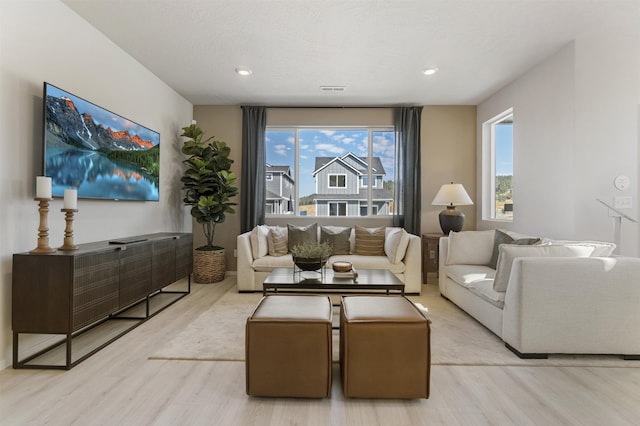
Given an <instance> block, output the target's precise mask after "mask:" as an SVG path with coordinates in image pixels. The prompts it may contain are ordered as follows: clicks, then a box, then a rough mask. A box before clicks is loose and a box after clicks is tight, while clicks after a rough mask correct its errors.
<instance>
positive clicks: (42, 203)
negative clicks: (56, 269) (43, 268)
mask: <svg viewBox="0 0 640 426" xmlns="http://www.w3.org/2000/svg"><path fill="white" fill-rule="evenodd" d="M35 200H36V201H37V202H38V204H39V207H38V212H39V213H40V226H39V227H38V247H36V248H34V249H33V250H31V251H30V253H53V252H54V251H56V249H54V248H51V247H49V227H48V224H47V217H48V215H49V201H51V200H52V198H35Z"/></svg>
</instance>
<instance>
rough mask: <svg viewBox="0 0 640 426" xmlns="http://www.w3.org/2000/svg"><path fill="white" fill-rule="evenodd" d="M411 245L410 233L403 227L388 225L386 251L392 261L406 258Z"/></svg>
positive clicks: (385, 237) (397, 261)
mask: <svg viewBox="0 0 640 426" xmlns="http://www.w3.org/2000/svg"><path fill="white" fill-rule="evenodd" d="M408 246H409V234H408V233H407V231H405V230H404V229H403V228H396V227H387V228H386V230H385V236H384V253H385V254H386V255H387V257H388V258H389V261H390V262H391V263H394V264H395V263H399V262H400V261H402V259H404V255H405V254H406V253H407V247H408Z"/></svg>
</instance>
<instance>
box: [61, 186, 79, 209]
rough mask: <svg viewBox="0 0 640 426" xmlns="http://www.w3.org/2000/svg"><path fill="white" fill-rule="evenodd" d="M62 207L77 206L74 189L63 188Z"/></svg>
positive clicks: (70, 207)
mask: <svg viewBox="0 0 640 426" xmlns="http://www.w3.org/2000/svg"><path fill="white" fill-rule="evenodd" d="M64 208H65V209H73V210H75V209H77V208H78V191H76V190H75V189H65V190H64Z"/></svg>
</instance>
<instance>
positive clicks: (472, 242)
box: [446, 229, 495, 266]
mask: <svg viewBox="0 0 640 426" xmlns="http://www.w3.org/2000/svg"><path fill="white" fill-rule="evenodd" d="M494 234H495V232H494V230H493V229H491V230H489V231H462V232H450V233H449V254H448V255H447V259H446V264H447V265H485V266H486V265H488V264H489V261H490V260H491V253H492V252H493V236H494Z"/></svg>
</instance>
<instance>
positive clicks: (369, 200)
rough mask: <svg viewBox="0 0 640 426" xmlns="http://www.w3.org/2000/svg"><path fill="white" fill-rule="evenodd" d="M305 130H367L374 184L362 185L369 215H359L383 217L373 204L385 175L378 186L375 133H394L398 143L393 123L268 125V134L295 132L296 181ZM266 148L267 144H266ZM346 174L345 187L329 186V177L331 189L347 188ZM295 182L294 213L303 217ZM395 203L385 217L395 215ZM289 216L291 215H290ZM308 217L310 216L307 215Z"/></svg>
mask: <svg viewBox="0 0 640 426" xmlns="http://www.w3.org/2000/svg"><path fill="white" fill-rule="evenodd" d="M305 130H319V131H322V130H326V131H344V130H356V131H358V130H366V131H367V146H368V151H367V163H368V164H369V168H368V170H367V174H366V176H367V177H368V180H369V181H370V182H371V181H372V179H373V181H374V182H373V183H374V185H373V186H372V185H369V186H366V187H361V188H362V189H365V190H366V196H364V197H363V198H366V207H367V216H359V217H362V218H365V219H366V218H375V217H378V218H379V217H381V216H377V215H372V214H371V212H372V205H373V190H374V189H378V188H384V177H383V176H380V186H379V187H378V186H377V185H375V184H376V179H375V176H374V175H375V173H374V172H373V169H372V168H371V163H372V159H373V157H375V156H376V155H375V154H374V149H375V145H374V138H375V136H376V135H375V134H376V133H391V134H392V135H393V143H394V145H396V144H397V143H398V141H397V139H396V132H395V128H394V127H393V125H389V124H381V125H353V126H351V125H347V126H341V125H267V127H266V134H268V132H270V131H274V132H291V133H292V134H293V137H294V139H295V142H294V143H293V146H294V147H293V150H294V153H293V164H292V169H293V174H292V178H293V180H294V182H296V183H297V182H299V181H300V165H299V154H300V152H299V150H300V147H299V140H300V132H301V131H305ZM265 149H266V146H265ZM398 167H399V166H398V158H397V157H394V168H395V169H397V168H398ZM332 174H335V175H338V174H339V173H332ZM344 176H345V186H344V187H338V186H336V187H331V186H329V182H328V179H327V187H328V188H331V189H345V188H347V187H348V179H347V175H346V174H344ZM387 176H389V180H391V181H393V182H394V185H395V184H396V182H395V177H396V176H395V174H394V173H387ZM296 183H294V185H293V187H294V188H293V215H294V216H295V217H303V215H301V214H300V205H299V204H298V203H299V200H300V193H299V190H300V187H299V186H298V185H297V184H296ZM318 184H319V183H318V181H316V192H319V191H318ZM394 205H395V203H393V202H392V203H391V204H390V206H389V209H388V210H389V213H388V214H386V215H385V216H383V217H389V218H391V217H392V216H393V215H394V209H393V206H394ZM347 207H348V206H347ZM266 216H269V217H282V216H285V215H284V214H280V213H271V214H270V213H266ZM347 216H348V208H347ZM289 217H291V216H290V215H289ZM305 217H308V216H305ZM317 217H331V216H330V215H327V216H317Z"/></svg>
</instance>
